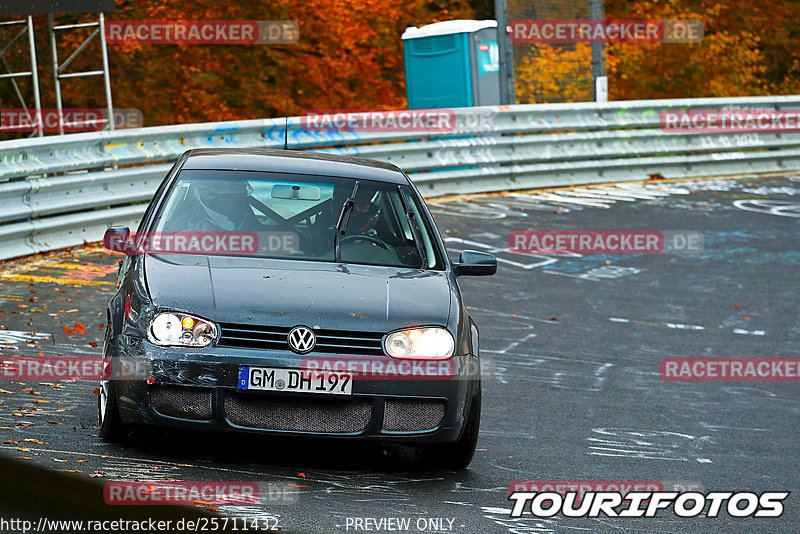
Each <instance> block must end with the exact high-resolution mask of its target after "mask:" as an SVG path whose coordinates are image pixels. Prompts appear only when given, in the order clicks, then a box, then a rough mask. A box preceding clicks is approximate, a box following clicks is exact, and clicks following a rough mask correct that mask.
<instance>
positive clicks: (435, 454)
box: [429, 382, 481, 470]
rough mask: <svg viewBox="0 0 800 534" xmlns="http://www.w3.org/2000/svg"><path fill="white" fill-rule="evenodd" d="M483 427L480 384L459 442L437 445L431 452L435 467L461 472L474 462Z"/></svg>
mask: <svg viewBox="0 0 800 534" xmlns="http://www.w3.org/2000/svg"><path fill="white" fill-rule="evenodd" d="M480 425H481V386H480V382H478V393H476V394H475V396H474V397H473V398H472V403H471V404H470V408H469V415H468V416H467V422H466V423H465V424H464V430H463V431H462V432H461V436H460V437H459V438H458V440H457V441H454V442H453V443H447V444H444V445H437V446H436V448H434V449H432V450H431V451H430V452H431V453H432V454H431V455H430V457H429V458H430V460H432V461H433V462H434V463H435V467H438V468H441V469H448V470H461V469H466V467H467V466H468V465H469V464H470V462H472V457H473V456H474V455H475V447H476V446H477V445H478V432H479V430H480Z"/></svg>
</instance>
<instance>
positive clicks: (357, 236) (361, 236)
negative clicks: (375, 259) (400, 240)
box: [339, 234, 394, 253]
mask: <svg viewBox="0 0 800 534" xmlns="http://www.w3.org/2000/svg"><path fill="white" fill-rule="evenodd" d="M355 239H363V240H364V241H369V242H370V243H372V244H373V245H375V246H378V247H381V248H382V249H385V250H386V251H388V252H392V253H394V249H393V248H392V247H391V246H389V245H388V244H387V243H386V242H384V241H383V240H382V239H378V238H377V237H373V236H371V235H366V234H353V235H349V236H347V237H343V238H342V239H340V240H339V245H341V244H343V243H345V242H347V241H348V240H355Z"/></svg>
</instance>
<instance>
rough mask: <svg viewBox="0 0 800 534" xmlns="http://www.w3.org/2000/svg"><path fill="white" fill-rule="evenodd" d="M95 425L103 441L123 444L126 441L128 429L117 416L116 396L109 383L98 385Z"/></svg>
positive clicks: (112, 384)
mask: <svg viewBox="0 0 800 534" xmlns="http://www.w3.org/2000/svg"><path fill="white" fill-rule="evenodd" d="M97 424H98V425H99V427H100V438H101V439H102V440H103V441H106V442H109V443H123V442H125V441H126V440H127V437H128V429H127V427H126V425H125V424H124V423H123V422H122V418H121V417H120V415H119V408H118V407H117V394H116V391H115V388H114V383H113V382H111V381H107V382H105V383H101V384H100V391H99V392H98V394H97Z"/></svg>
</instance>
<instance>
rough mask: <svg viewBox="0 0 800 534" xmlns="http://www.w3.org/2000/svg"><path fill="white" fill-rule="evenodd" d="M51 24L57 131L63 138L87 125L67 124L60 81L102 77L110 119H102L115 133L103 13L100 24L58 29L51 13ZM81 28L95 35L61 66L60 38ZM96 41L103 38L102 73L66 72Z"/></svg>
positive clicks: (95, 71)
mask: <svg viewBox="0 0 800 534" xmlns="http://www.w3.org/2000/svg"><path fill="white" fill-rule="evenodd" d="M28 18H30V17H28ZM47 21H48V27H49V28H48V29H49V33H50V47H51V48H52V52H53V77H54V79H55V87H56V109H57V110H58V130H59V133H61V134H63V133H64V129H65V128H70V127H79V126H82V125H85V124H86V122H85V121H84V122H81V121H77V122H65V121H64V114H63V105H62V100H61V80H68V79H71V78H81V77H87V76H102V77H103V83H104V85H105V94H106V109H107V114H108V115H107V118H105V119H103V120H102V122H103V123H104V124H105V125H106V129H108V130H113V129H115V124H114V105H113V102H112V99H111V77H110V74H109V71H108V50H107V48H106V29H105V19H104V16H103V13H102V12H100V13H99V20H98V21H97V22H87V23H81V24H64V25H60V26H57V25H55V22H54V16H53V14H52V13H49V14H48V15H47ZM81 28H94V31H93V32H92V33H91V34H90V35H89V36H88V37H87V38H86V39H84V41H83V42H82V43H81V44H80V45H79V46H78V48H76V49H75V50H74V51H73V52H72V54H70V55H69V57H67V59H66V60H64V62H63V63H60V64H59V62H58V35H63V34H64V33H66V32H69V31H73V30H78V29H81ZM97 37H99V38H100V56H101V58H100V59H101V67H102V68H101V69H100V70H89V71H83V72H66V69H67V67H69V66H70V64H72V62H73V61H74V60H75V58H76V57H78V56H79V55H80V54H81V52H83V51H84V50H85V49H86V48H87V47H88V46H89V44H91V42H92V41H93V40H94V39H96V38H97Z"/></svg>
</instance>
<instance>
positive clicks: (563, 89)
mask: <svg viewBox="0 0 800 534" xmlns="http://www.w3.org/2000/svg"><path fill="white" fill-rule="evenodd" d="M592 4H595V5H594V6H593V5H592ZM593 7H594V10H593ZM598 9H599V12H600V13H602V4H601V3H600V0H507V3H506V20H507V22H508V24H509V25H512V23H513V21H515V20H575V19H583V20H586V19H591V18H595V17H596V16H597V11H596V10H598ZM593 15H594V16H593ZM513 41H514V40H513V38H512V50H513V58H514V81H515V87H516V94H517V103H518V104H534V103H543V102H547V103H549V102H590V101H594V99H595V92H594V82H593V77H592V46H593V45H592V44H591V43H586V42H584V43H523V42H513ZM596 50H597V47H596Z"/></svg>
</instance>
